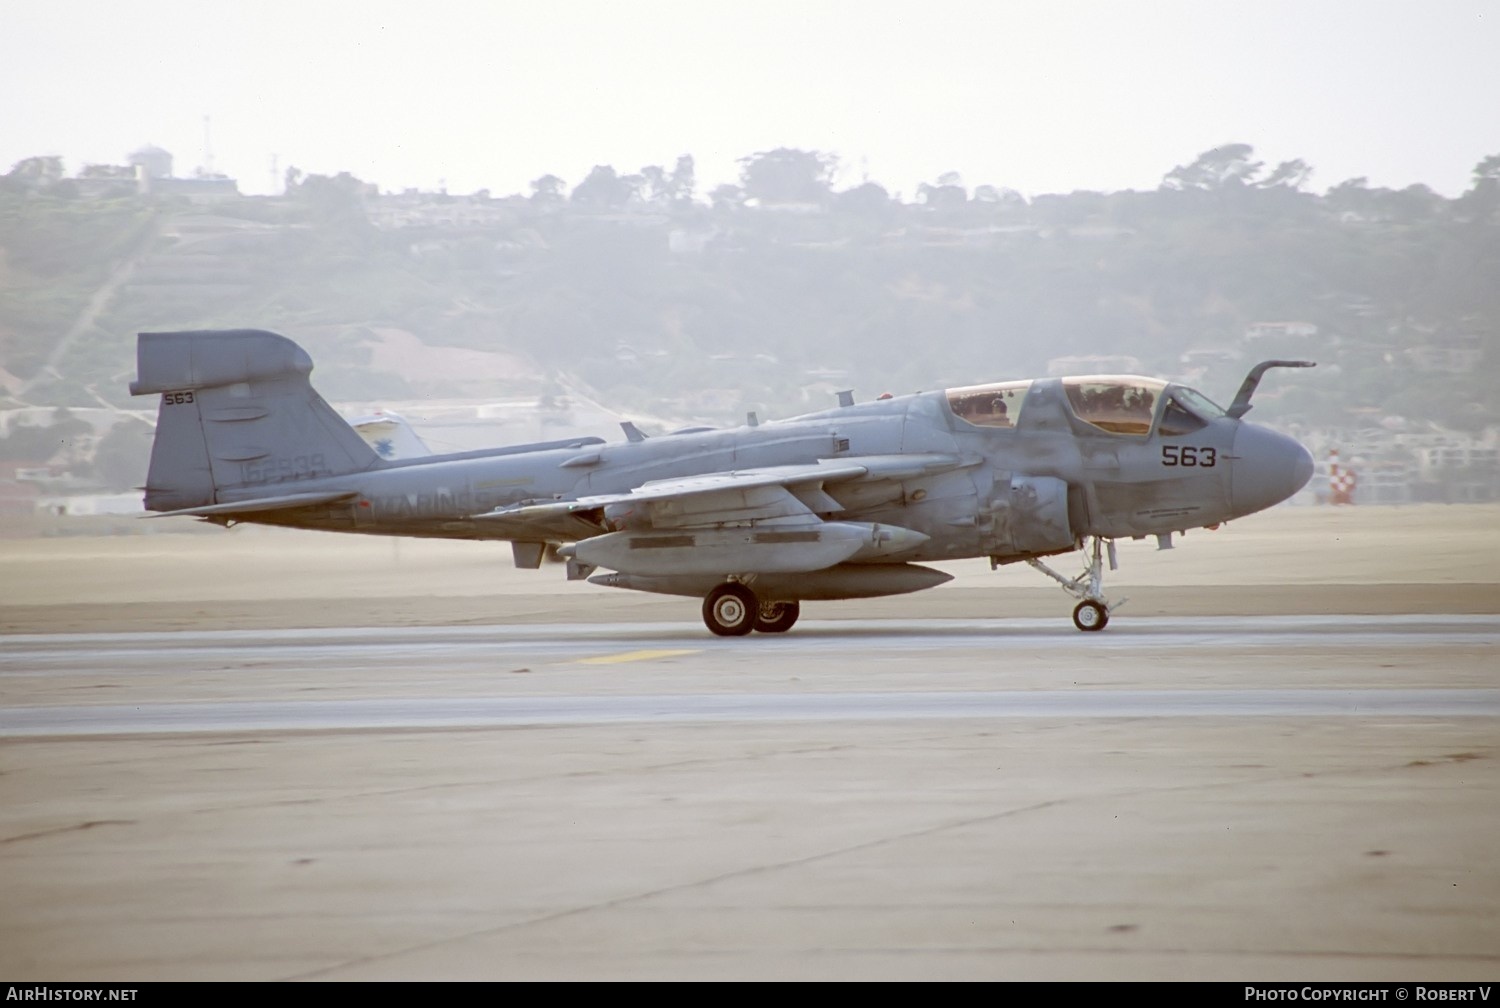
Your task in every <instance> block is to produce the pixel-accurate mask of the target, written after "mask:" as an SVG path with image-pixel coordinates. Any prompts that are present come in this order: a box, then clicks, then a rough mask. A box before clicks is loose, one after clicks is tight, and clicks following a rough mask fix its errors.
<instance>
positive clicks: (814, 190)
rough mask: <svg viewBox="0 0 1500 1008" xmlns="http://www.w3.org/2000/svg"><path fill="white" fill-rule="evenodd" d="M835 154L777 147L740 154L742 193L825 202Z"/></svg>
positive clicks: (834, 168)
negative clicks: (741, 156)
mask: <svg viewBox="0 0 1500 1008" xmlns="http://www.w3.org/2000/svg"><path fill="white" fill-rule="evenodd" d="M838 163H839V159H838V156H837V155H835V154H820V153H818V152H817V151H803V150H793V149H791V148H789V147H778V148H776V149H775V150H773V151H761V152H760V153H758V154H752V155H750V156H749V157H743V158H740V160H739V164H740V181H741V183H742V184H743V186H744V190H745V195H746V196H747V197H748V198H750V199H754V200H759V201H760V202H761V203H826V202H827V201H828V198H829V196H830V191H829V187H830V186H831V185H832V184H833V176H834V174H835V173H836V172H837V171H838Z"/></svg>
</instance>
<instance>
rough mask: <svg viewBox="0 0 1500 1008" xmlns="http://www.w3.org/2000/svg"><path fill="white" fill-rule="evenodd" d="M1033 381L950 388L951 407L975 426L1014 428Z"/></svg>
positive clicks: (961, 418) (959, 416)
mask: <svg viewBox="0 0 1500 1008" xmlns="http://www.w3.org/2000/svg"><path fill="white" fill-rule="evenodd" d="M1030 388H1031V382H1030V381H1029V380H1027V381H1010V382H994V383H992V384H989V385H966V386H964V387H963V388H951V389H949V390H948V406H949V408H951V409H952V410H953V413H954V415H955V416H957V417H958V418H959V419H960V420H967V421H968V422H969V423H971V424H973V425H974V426H976V427H1014V426H1015V425H1016V424H1017V423H1019V422H1020V420H1021V407H1022V406H1023V405H1024V404H1025V402H1026V393H1027V391H1029V390H1030Z"/></svg>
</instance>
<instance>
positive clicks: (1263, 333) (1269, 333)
mask: <svg viewBox="0 0 1500 1008" xmlns="http://www.w3.org/2000/svg"><path fill="white" fill-rule="evenodd" d="M1316 335H1318V327H1317V326H1316V325H1314V324H1313V323H1311V322H1252V323H1250V326H1249V328H1247V329H1246V330H1245V340H1246V342H1249V341H1252V340H1259V339H1271V338H1276V337H1291V338H1293V339H1307V338H1308V337H1311V336H1316Z"/></svg>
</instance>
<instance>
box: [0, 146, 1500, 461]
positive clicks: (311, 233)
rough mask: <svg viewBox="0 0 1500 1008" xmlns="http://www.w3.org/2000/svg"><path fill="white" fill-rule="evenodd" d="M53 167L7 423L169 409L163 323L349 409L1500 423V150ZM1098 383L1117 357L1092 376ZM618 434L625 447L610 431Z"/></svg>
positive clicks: (14, 211)
mask: <svg viewBox="0 0 1500 1008" xmlns="http://www.w3.org/2000/svg"><path fill="white" fill-rule="evenodd" d="M108 167H109V166H105V168H100V166H90V169H89V170H86V171H85V172H83V173H80V174H79V175H78V176H74V177H68V176H66V175H65V174H64V172H63V170H62V165H61V163H60V161H59V159H56V158H31V159H28V160H27V161H23V162H21V163H20V164H18V165H16V166H15V167H14V168H12V169H11V171H10V172H9V173H8V174H6V175H4V176H3V177H0V382H3V385H4V397H3V402H0V406H3V407H4V408H16V407H22V406H32V407H48V408H57V407H66V408H76V407H97V406H101V405H108V406H112V407H119V408H124V409H141V408H143V406H149V404H143V403H142V402H139V401H135V400H132V399H131V397H130V396H129V394H128V390H127V386H128V383H129V381H130V378H131V376H132V375H133V373H134V348H135V333H136V332H138V331H142V330H168V329H191V328H217V327H225V328H231V327H232V328H239V327H253V328H266V329H273V330H277V331H280V332H283V333H285V334H286V335H288V336H291V337H293V338H295V339H297V340H298V341H299V342H301V343H303V344H304V345H305V346H307V347H308V349H309V351H310V352H311V353H312V354H313V357H314V360H315V361H316V362H317V365H318V371H317V372H316V375H315V378H316V381H317V383H318V385H319V388H320V389H321V390H322V391H324V393H325V395H327V396H328V397H329V398H330V399H333V400H336V401H337V400H339V399H360V400H371V399H375V398H382V397H383V398H386V399H390V400H398V399H403V398H404V399H419V398H472V399H483V398H499V397H503V396H516V395H536V396H544V395H547V394H549V393H550V392H552V391H555V390H556V389H557V388H559V387H561V386H562V385H563V384H567V385H569V386H571V387H582V388H587V389H588V390H589V391H590V394H591V395H592V396H594V397H595V398H597V399H598V400H599V401H601V402H609V403H611V404H612V405H614V406H615V407H616V408H619V409H623V410H640V411H642V412H643V413H645V414H649V415H656V416H673V417H680V418H683V419H684V420H693V421H700V422H711V423H736V422H740V421H741V420H742V419H743V417H744V415H745V413H746V412H747V411H750V410H754V411H757V412H758V413H759V415H760V416H761V417H762V418H772V417H777V416H786V415H790V414H793V413H796V412H803V411H806V410H808V409H813V408H822V407H823V406H825V405H828V404H829V403H830V402H831V398H830V396H831V392H832V391H834V390H837V389H843V388H850V389H854V390H855V391H856V395H857V396H858V397H860V398H869V397H873V396H875V395H878V394H880V393H882V392H896V393H900V392H908V391H915V390H918V389H930V388H937V387H942V386H945V385H956V384H967V383H971V382H975V381H980V380H993V379H1000V378H1009V377H1023V376H1034V375H1044V374H1047V373H1048V372H1049V368H1050V369H1053V370H1056V369H1057V368H1058V367H1060V366H1066V365H1068V364H1073V365H1076V366H1073V367H1071V370H1103V369H1107V370H1120V369H1121V365H1122V364H1130V365H1132V367H1138V368H1139V369H1141V370H1143V371H1146V372H1150V373H1156V374H1162V375H1165V376H1169V377H1177V378H1181V379H1184V380H1188V381H1190V382H1192V383H1193V384H1194V385H1196V386H1197V387H1199V388H1200V389H1202V390H1203V391H1204V392H1206V393H1207V394H1208V395H1210V396H1211V397H1213V398H1217V399H1220V400H1222V401H1227V399H1228V398H1230V397H1231V396H1232V394H1233V391H1234V389H1235V387H1236V386H1237V384H1238V382H1239V380H1240V378H1241V377H1242V376H1243V374H1244V372H1245V370H1246V369H1247V368H1248V366H1249V365H1250V364H1252V363H1254V361H1255V360H1259V359H1264V358H1268V357H1298V358H1307V359H1312V360H1316V361H1317V362H1318V364H1319V367H1318V368H1317V369H1315V370H1313V371H1310V372H1300V373H1297V374H1296V375H1291V374H1290V373H1288V374H1287V375H1286V376H1278V377H1277V380H1276V381H1275V382H1270V383H1268V384H1267V387H1266V388H1265V390H1264V391H1263V393H1262V395H1261V396H1260V397H1258V398H1257V419H1260V420H1262V421H1265V422H1271V423H1275V424H1278V425H1281V426H1284V427H1289V428H1296V429H1304V430H1311V429H1342V428H1349V427H1351V426H1357V425H1359V424H1363V423H1370V422H1381V421H1390V422H1395V421H1401V422H1415V423H1422V424H1427V423H1433V424H1437V425H1440V426H1441V427H1442V428H1444V429H1447V430H1453V431H1461V432H1467V433H1469V434H1471V435H1479V434H1481V433H1482V432H1484V431H1485V430H1487V429H1491V428H1494V427H1496V425H1500V400H1497V397H1496V396H1495V394H1494V392H1493V391H1492V390H1493V388H1494V386H1495V383H1496V379H1497V378H1500V155H1495V156H1492V157H1489V158H1486V159H1485V160H1484V161H1482V162H1481V163H1479V164H1478V165H1476V166H1475V169H1474V174H1473V184H1472V187H1471V188H1470V189H1469V190H1468V191H1466V192H1465V193H1463V194H1462V195H1461V196H1459V197H1457V198H1453V199H1449V198H1445V197H1442V196H1439V195H1438V194H1436V193H1434V192H1432V191H1431V190H1430V189H1428V188H1426V187H1425V186H1421V185H1414V186H1411V187H1409V188H1406V189H1402V190H1399V191H1396V190H1389V189H1380V188H1372V187H1370V186H1369V185H1368V184H1367V183H1366V181H1365V180H1363V179H1349V180H1346V181H1343V182H1339V183H1338V184H1336V185H1333V186H1331V187H1330V188H1328V189H1326V191H1324V192H1322V193H1321V194H1319V193H1315V192H1313V191H1311V190H1310V188H1309V184H1308V183H1309V178H1310V176H1311V174H1312V171H1313V169H1312V167H1311V166H1309V165H1306V164H1304V163H1302V162H1300V161H1292V162H1287V163H1283V164H1279V165H1275V166H1268V165H1265V164H1263V163H1261V162H1259V161H1257V160H1255V155H1254V150H1253V148H1252V147H1251V146H1249V145H1247V144H1230V145H1226V146H1224V147H1220V148H1216V149H1215V150H1211V151H1207V152H1205V153H1203V154H1202V155H1200V156H1199V157H1197V158H1196V159H1195V160H1193V161H1191V162H1188V163H1186V164H1183V165H1179V166H1175V167H1168V168H1167V169H1166V170H1165V171H1164V172H1163V176H1162V180H1161V184H1160V185H1159V186H1158V187H1157V188H1156V189H1154V190H1149V191H1136V190H1129V191H1121V192H1108V193H1105V192H1073V193H1066V194H1051V195H1039V196H1034V197H1032V198H1026V197H1024V196H1022V195H1021V194H1019V193H1016V192H1014V191H1011V190H1008V189H1005V188H1003V187H999V186H996V185H990V184H979V185H975V186H973V187H972V188H970V187H968V186H966V185H965V184H964V180H963V179H962V177H961V176H960V175H959V174H958V173H950V174H947V175H944V176H942V177H940V178H938V179H935V180H933V181H932V182H931V183H929V184H923V185H922V186H920V187H919V188H918V191H917V192H916V194H915V195H914V197H913V198H912V199H911V200H909V201H908V200H904V199H902V198H899V197H898V196H895V195H893V194H892V193H891V192H889V191H888V190H887V189H885V188H884V187H883V186H881V185H880V184H879V183H877V182H874V181H865V182H862V183H861V184H859V185H856V186H853V187H850V188H844V189H839V188H836V187H835V184H834V181H833V180H834V179H835V178H836V177H837V168H838V159H837V157H836V156H835V155H832V154H828V153H823V152H816V151H800V150H791V149H779V150H773V151H765V152H759V153H754V154H750V155H747V156H746V157H745V158H743V159H742V160H741V169H742V171H741V176H740V183H739V184H738V185H723V186H719V187H717V188H715V189H713V191H711V192H707V193H704V192H700V191H698V189H697V186H696V184H695V180H694V174H693V161H692V158H691V157H689V156H683V157H682V158H679V159H678V160H677V162H676V163H675V164H674V165H672V166H671V167H664V166H646V167H643V168H641V169H639V170H638V171H634V172H630V173H621V172H618V171H617V170H616V169H615V168H613V167H610V166H599V167H596V168H595V169H594V170H593V171H592V172H591V173H590V174H589V175H588V176H587V177H586V178H584V179H582V180H578V181H577V183H576V184H573V185H572V186H571V187H570V185H569V183H568V182H566V181H565V180H563V179H560V178H558V177H556V176H552V175H547V176H543V177H542V178H539V179H537V180H536V181H534V182H533V183H532V185H531V191H530V192H529V193H526V194H515V195H510V196H502V197H495V196H492V195H491V194H489V193H488V192H479V193H473V194H469V195H453V194H448V193H421V192H405V193H382V192H380V191H379V187H378V185H377V184H375V183H371V182H367V181H364V180H360V179H356V178H354V177H352V176H350V175H348V174H340V175H337V176H332V177H328V176H319V175H310V176H305V175H303V174H302V173H301V172H298V171H297V170H296V169H290V170H289V171H288V172H287V178H286V183H287V184H286V191H285V193H284V194H283V195H281V196H276V197H241V196H237V195H236V194H234V192H233V186H232V183H231V184H230V185H229V186H228V187H227V190H228V191H227V192H226V187H225V186H224V185H222V184H219V185H216V186H213V187H212V191H211V192H210V191H208V189H207V188H205V191H204V192H202V193H197V192H195V191H194V187H193V186H192V185H190V184H184V185H170V184H168V183H170V182H179V183H190V182H192V181H193V180H170V179H150V178H146V177H144V176H143V175H142V174H141V173H140V172H137V173H136V174H135V177H134V178H132V177H131V176H130V174H129V173H128V172H122V171H119V170H105V169H107V168H108ZM396 331H399V332H404V333H408V334H411V335H413V336H415V337H416V338H417V339H418V340H420V342H421V343H422V344H424V345H426V346H429V347H442V348H461V349H464V350H469V351H483V352H491V353H496V354H504V355H507V356H508V358H509V359H511V360H516V361H524V362H526V363H525V366H524V367H522V366H518V367H517V368H516V370H515V373H514V374H513V375H511V376H510V377H509V378H506V377H497V376H495V375H486V376H484V377H483V379H482V380H480V379H476V378H474V377H468V378H466V377H465V376H463V375H454V376H450V377H448V378H444V379H433V378H428V377H424V375H423V374H422V373H421V369H420V368H400V369H395V370H393V369H391V368H390V367H389V366H382V365H381V364H380V360H381V357H380V354H379V353H378V352H377V351H378V350H379V347H380V346H381V341H382V339H383V336H382V334H385V333H390V332H396ZM1096 364H1097V365H1098V366H1097V367H1096V366H1094V365H1096ZM601 433H605V434H606V435H607V434H608V432H601Z"/></svg>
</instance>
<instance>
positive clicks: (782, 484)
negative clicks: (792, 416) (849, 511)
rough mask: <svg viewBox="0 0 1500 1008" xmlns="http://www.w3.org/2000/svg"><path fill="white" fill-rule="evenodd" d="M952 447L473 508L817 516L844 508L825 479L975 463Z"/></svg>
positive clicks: (728, 518) (498, 512)
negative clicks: (951, 451)
mask: <svg viewBox="0 0 1500 1008" xmlns="http://www.w3.org/2000/svg"><path fill="white" fill-rule="evenodd" d="M976 461H977V460H969V459H965V458H961V457H960V456H957V455H951V454H939V453H933V454H913V455H869V456H861V457H858V458H850V459H820V460H819V461H817V462H813V463H807V464H803V465H786V466H768V467H764V468H759V469H739V470H729V471H725V472H714V473H698V474H694V475H691V476H680V477H672V478H668V479H660V480H650V481H648V482H646V483H643V484H641V485H640V486H638V487H635V488H633V489H631V490H629V491H625V492H622V493H612V494H595V495H589V496H584V497H579V498H577V499H575V500H569V501H549V502H545V503H532V504H518V505H511V506H509V507H503V508H496V509H495V510H493V511H489V512H486V513H484V514H479V515H474V516H473V517H474V518H475V520H478V521H486V522H496V523H504V524H508V525H511V526H513V527H515V528H516V529H517V530H518V532H519V531H520V530H523V529H528V528H529V529H531V530H533V531H534V530H535V529H536V528H538V527H549V528H557V527H558V525H559V523H560V522H563V521H565V520H566V519H569V518H574V519H575V520H576V516H579V515H581V514H582V513H584V512H594V511H603V512H604V513H605V514H606V515H608V516H609V517H610V518H611V519H612V520H613V521H614V522H616V523H624V524H633V525H639V526H646V527H651V528H686V527H693V526H707V525H717V524H722V523H725V522H734V521H739V522H744V521H772V520H775V519H782V520H798V519H803V520H806V521H808V522H816V521H817V519H816V518H815V517H814V516H813V515H814V512H830V511H840V510H842V509H843V508H842V505H840V504H839V503H838V501H837V500H836V499H834V498H833V497H831V496H830V495H828V494H827V493H825V492H824V491H823V486H824V485H825V484H838V483H845V482H855V481H858V482H869V481H877V480H903V479H912V478H915V477H917V476H922V475H929V474H932V473H936V472H943V471H945V470H949V469H959V468H963V467H964V466H966V465H972V464H975V462H976Z"/></svg>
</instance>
